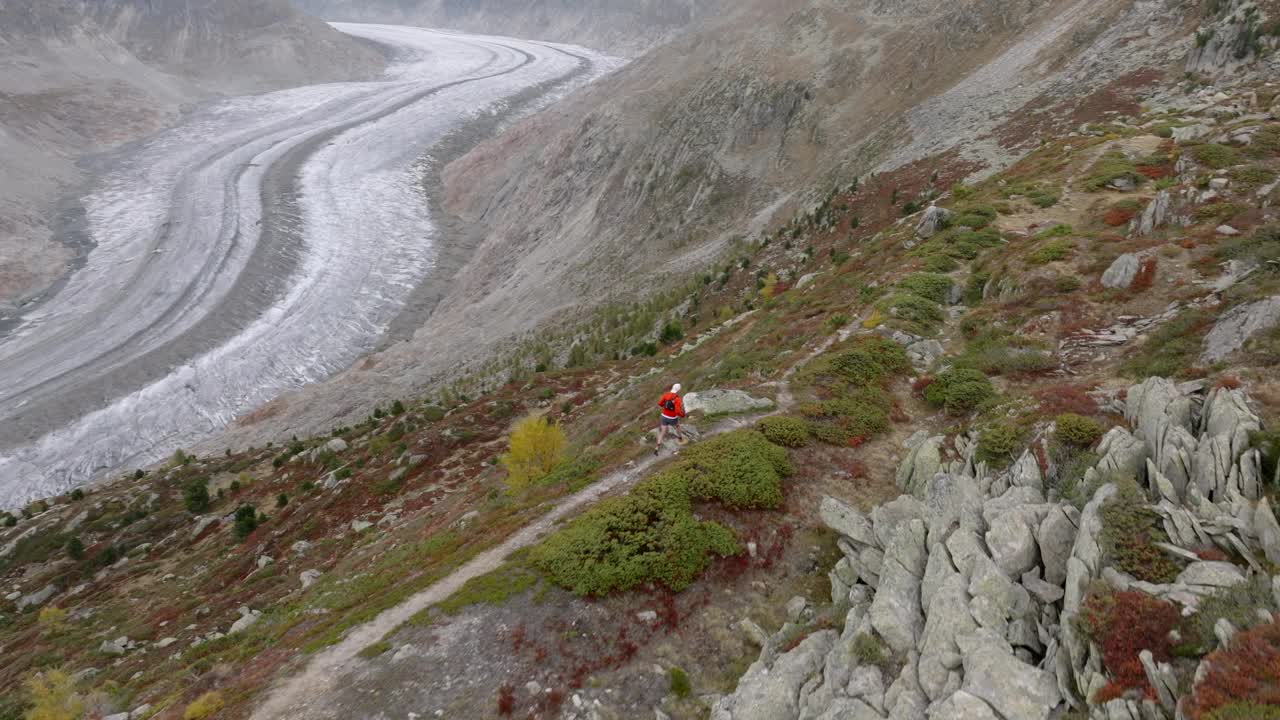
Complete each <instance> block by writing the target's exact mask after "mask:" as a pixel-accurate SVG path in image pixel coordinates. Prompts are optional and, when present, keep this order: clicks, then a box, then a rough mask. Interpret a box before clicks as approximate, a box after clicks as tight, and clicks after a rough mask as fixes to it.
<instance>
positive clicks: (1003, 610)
mask: <svg viewBox="0 0 1280 720" xmlns="http://www.w3.org/2000/svg"><path fill="white" fill-rule="evenodd" d="M969 596H970V598H971V599H970V601H969V612H970V614H972V615H973V619H974V620H976V621H977V622H978V624H979V625H981V626H982V627H984V628H987V629H989V630H992V631H994V632H996V633H997V634H999V635H1000V636H1001V637H1003V636H1004V634H1005V633H1006V632H1007V631H1008V629H1009V621H1010V620H1013V619H1015V618H1021V617H1022V616H1023V615H1025V614H1026V612H1027V609H1028V607H1030V605H1031V596H1030V595H1029V594H1028V593H1027V590H1026V588H1024V587H1022V586H1021V585H1018V584H1015V583H1014V582H1013V581H1012V580H1010V579H1009V578H1008V577H1007V576H1006V575H1005V574H1004V573H1003V572H1001V571H1000V568H998V567H996V565H995V563H994V562H992V561H991V559H990V558H988V557H987V556H986V555H978V556H976V557H974V559H973V572H972V574H971V576H970V578H969Z"/></svg>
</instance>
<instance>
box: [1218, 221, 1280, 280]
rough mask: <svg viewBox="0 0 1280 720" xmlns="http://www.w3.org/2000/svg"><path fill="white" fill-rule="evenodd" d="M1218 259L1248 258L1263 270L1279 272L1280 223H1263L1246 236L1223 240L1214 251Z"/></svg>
mask: <svg viewBox="0 0 1280 720" xmlns="http://www.w3.org/2000/svg"><path fill="white" fill-rule="evenodd" d="M1214 255H1215V256H1217V258H1218V259H1220V260H1248V261H1251V262H1253V263H1254V264H1256V265H1258V266H1259V268H1260V269H1262V270H1263V271H1264V272H1272V273H1275V272H1280V225H1265V226H1263V227H1260V228H1258V229H1257V230H1256V231H1254V233H1253V234H1252V235H1250V236H1248V237H1243V236H1242V237H1236V238H1232V239H1230V240H1226V241H1224V242H1223V243H1222V244H1220V245H1219V246H1218V247H1217V249H1216V250H1215V251H1214Z"/></svg>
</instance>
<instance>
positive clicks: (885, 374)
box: [827, 337, 911, 387]
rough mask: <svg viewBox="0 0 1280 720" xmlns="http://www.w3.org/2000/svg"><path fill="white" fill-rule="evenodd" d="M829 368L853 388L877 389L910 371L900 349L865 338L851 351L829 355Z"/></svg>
mask: <svg viewBox="0 0 1280 720" xmlns="http://www.w3.org/2000/svg"><path fill="white" fill-rule="evenodd" d="M827 362H828V363H829V367H830V369H831V371H833V372H834V373H835V374H836V375H838V376H839V377H840V378H841V379H843V380H844V381H845V382H847V383H849V384H851V385H853V386H855V387H871V386H872V385H878V384H880V383H882V382H884V381H885V380H887V379H888V378H889V377H891V376H893V375H895V374H898V373H902V372H905V371H906V370H907V369H909V368H910V367H911V363H910V361H908V360H907V353H906V351H905V350H903V349H902V346H901V345H898V344H897V343H895V342H893V341H892V340H885V339H884V338H878V337H875V338H865V339H862V340H860V341H858V342H856V343H855V344H854V345H853V346H852V347H851V348H850V349H848V350H844V351H841V352H836V353H833V354H829V357H828V358H827Z"/></svg>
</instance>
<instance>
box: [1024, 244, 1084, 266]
mask: <svg viewBox="0 0 1280 720" xmlns="http://www.w3.org/2000/svg"><path fill="white" fill-rule="evenodd" d="M1075 249H1076V244H1075V242H1074V241H1073V240H1071V239H1069V238H1060V239H1057V240H1054V241H1052V242H1048V243H1045V244H1044V245H1041V246H1040V247H1038V248H1036V249H1035V250H1033V251H1031V253H1030V254H1028V255H1027V262H1029V263H1031V264H1032V265H1048V264H1049V263H1051V262H1058V261H1060V260H1066V259H1067V258H1069V257H1071V253H1073V252H1075Z"/></svg>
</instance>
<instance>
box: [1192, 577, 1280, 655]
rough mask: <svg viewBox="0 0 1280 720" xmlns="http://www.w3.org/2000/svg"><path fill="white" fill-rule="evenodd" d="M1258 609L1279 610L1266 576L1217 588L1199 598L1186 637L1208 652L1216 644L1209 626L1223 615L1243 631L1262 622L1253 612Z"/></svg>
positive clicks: (1202, 651)
mask: <svg viewBox="0 0 1280 720" xmlns="http://www.w3.org/2000/svg"><path fill="white" fill-rule="evenodd" d="M1260 609H1261V610H1267V611H1268V612H1275V611H1277V610H1280V608H1277V607H1276V601H1275V595H1274V594H1273V593H1272V592H1271V582H1270V581H1269V579H1268V578H1267V577H1266V575H1255V576H1253V577H1252V578H1250V579H1249V580H1247V581H1245V582H1242V583H1240V584H1238V585H1232V586H1231V587H1225V588H1220V589H1218V590H1217V591H1216V592H1214V593H1213V594H1212V595H1210V596H1208V597H1206V598H1203V599H1201V600H1200V604H1199V605H1198V606H1197V608H1196V613H1195V614H1194V615H1192V616H1191V617H1190V623H1189V624H1190V629H1191V630H1192V631H1193V633H1194V635H1195V637H1192V638H1188V640H1189V641H1191V642H1197V643H1198V644H1199V647H1198V651H1199V652H1200V653H1206V652H1209V651H1210V650H1213V648H1214V647H1215V646H1216V645H1217V643H1218V639H1217V636H1215V635H1214V633H1213V626H1214V624H1216V623H1217V622H1218V620H1219V619H1222V618H1226V619H1227V620H1228V621H1230V622H1231V624H1232V625H1234V626H1235V627H1236V628H1237V629H1240V630H1247V629H1249V628H1251V627H1254V626H1256V625H1261V624H1262V620H1261V619H1259V618H1258V613H1257V611H1258V610H1260Z"/></svg>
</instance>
